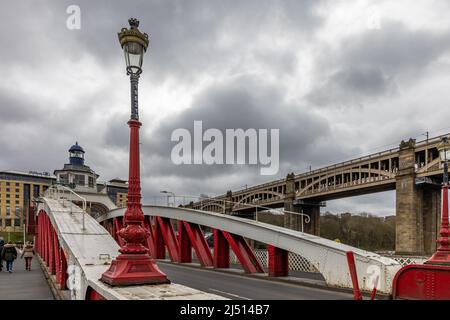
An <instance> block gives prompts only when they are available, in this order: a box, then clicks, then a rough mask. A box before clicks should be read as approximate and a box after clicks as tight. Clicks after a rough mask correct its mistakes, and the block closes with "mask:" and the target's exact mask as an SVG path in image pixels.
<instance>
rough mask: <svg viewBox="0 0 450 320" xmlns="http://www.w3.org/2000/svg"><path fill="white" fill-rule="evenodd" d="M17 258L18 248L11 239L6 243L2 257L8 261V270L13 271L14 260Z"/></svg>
mask: <svg viewBox="0 0 450 320" xmlns="http://www.w3.org/2000/svg"><path fill="white" fill-rule="evenodd" d="M16 258H17V249H16V247H15V246H14V245H13V243H12V242H11V241H9V242H8V244H5V246H4V247H3V250H2V259H3V260H5V261H6V271H8V272H9V273H11V272H12V269H13V263H14V260H16Z"/></svg>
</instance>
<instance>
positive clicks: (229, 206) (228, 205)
mask: <svg viewBox="0 0 450 320" xmlns="http://www.w3.org/2000/svg"><path fill="white" fill-rule="evenodd" d="M224 205H225V214H228V215H231V214H232V213H233V193H232V192H231V190H229V191H227V195H226V198H225V203H224Z"/></svg>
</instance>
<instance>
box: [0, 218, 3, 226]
mask: <svg viewBox="0 0 450 320" xmlns="http://www.w3.org/2000/svg"><path fill="white" fill-rule="evenodd" d="M2 227H3V219H2V218H0V228H2Z"/></svg>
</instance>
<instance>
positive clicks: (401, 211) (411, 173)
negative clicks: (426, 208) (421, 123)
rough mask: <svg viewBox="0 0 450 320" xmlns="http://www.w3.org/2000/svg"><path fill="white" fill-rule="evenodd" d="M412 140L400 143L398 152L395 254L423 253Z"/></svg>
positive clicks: (419, 190)
mask: <svg viewBox="0 0 450 320" xmlns="http://www.w3.org/2000/svg"><path fill="white" fill-rule="evenodd" d="M414 148H415V140H414V139H409V141H407V142H405V141H402V142H401V143H400V152H399V170H398V172H397V175H396V235H395V236H396V239H395V251H396V253H398V254H411V255H414V254H422V253H423V251H424V243H423V219H422V218H423V214H422V212H423V201H422V199H423V194H422V193H423V191H422V190H421V189H419V188H417V186H416V184H415V178H416V174H415V170H414V163H415V153H414Z"/></svg>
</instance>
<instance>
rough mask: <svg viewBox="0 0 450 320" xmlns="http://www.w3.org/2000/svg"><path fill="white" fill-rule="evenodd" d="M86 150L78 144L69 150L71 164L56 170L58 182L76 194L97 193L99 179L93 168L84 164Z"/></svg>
mask: <svg viewBox="0 0 450 320" xmlns="http://www.w3.org/2000/svg"><path fill="white" fill-rule="evenodd" d="M84 154H85V152H84V150H83V148H82V147H81V146H80V145H78V142H76V143H75V144H74V145H73V146H71V147H70V149H69V163H66V164H65V165H64V168H62V169H60V170H55V171H54V172H53V173H54V175H55V176H56V181H57V183H59V184H62V185H65V186H69V187H71V188H72V189H73V190H74V191H75V192H94V193H95V192H97V178H98V177H99V175H98V174H96V173H95V172H94V171H93V170H92V169H91V168H89V167H88V166H87V165H85V164H84Z"/></svg>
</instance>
